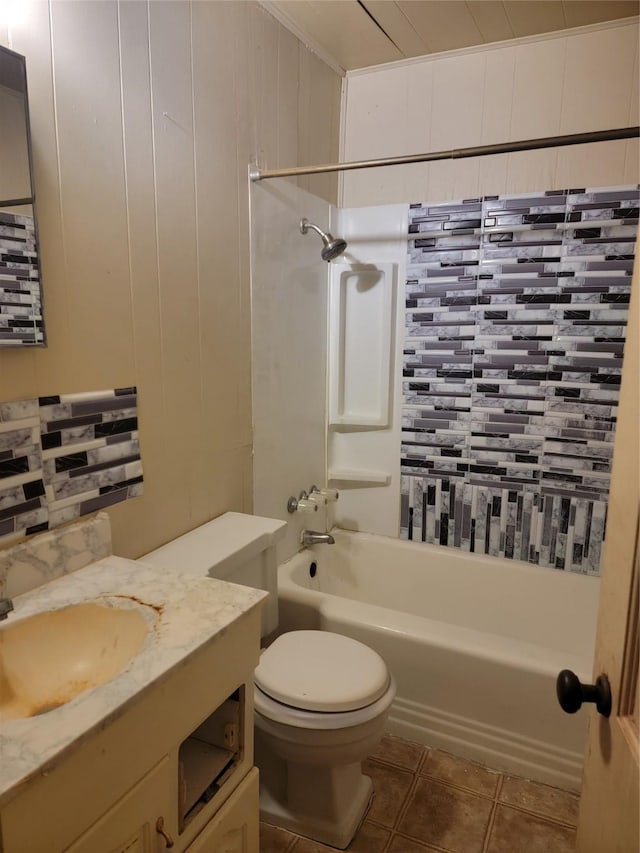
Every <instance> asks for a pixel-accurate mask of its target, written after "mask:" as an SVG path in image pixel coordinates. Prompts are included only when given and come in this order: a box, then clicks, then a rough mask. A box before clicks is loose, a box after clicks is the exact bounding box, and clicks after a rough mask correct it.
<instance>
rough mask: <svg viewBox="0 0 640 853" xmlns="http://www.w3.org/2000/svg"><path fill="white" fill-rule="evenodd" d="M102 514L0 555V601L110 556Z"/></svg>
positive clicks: (105, 519)
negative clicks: (1, 598)
mask: <svg viewBox="0 0 640 853" xmlns="http://www.w3.org/2000/svg"><path fill="white" fill-rule="evenodd" d="M111 553H112V548H111V524H110V522H109V516H108V515H107V514H106V512H100V513H98V515H96V516H94V517H93V518H86V519H83V520H82V521H79V522H77V523H76V524H69V525H67V526H66V527H62V528H60V529H58V530H48V531H47V532H46V533H41V534H40V535H39V536H34V537H33V538H32V539H27V540H26V541H24V542H21V543H20V544H19V545H14V546H13V547H12V548H6V549H5V550H3V551H0V597H3V598H4V597H8V598H15V597H16V596H17V595H22V594H23V593H25V592H29V591H30V590H32V589H36V588H37V587H39V586H42V585H43V584H45V583H49V581H52V580H55V578H59V577H62V575H67V574H70V573H71V572H77V571H78V569H82V568H84V567H85V566H88V565H89V564H90V563H95V562H96V560H101V559H102V558H103V557H109V556H111Z"/></svg>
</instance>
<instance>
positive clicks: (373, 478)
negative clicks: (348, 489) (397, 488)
mask: <svg viewBox="0 0 640 853" xmlns="http://www.w3.org/2000/svg"><path fill="white" fill-rule="evenodd" d="M328 479H329V482H330V483H362V484H363V485H367V486H388V485H389V483H390V482H391V474H387V473H386V472H384V471H355V470H347V469H343V470H335V471H331V470H330V471H329V475H328Z"/></svg>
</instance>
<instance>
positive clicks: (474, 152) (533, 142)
mask: <svg viewBox="0 0 640 853" xmlns="http://www.w3.org/2000/svg"><path fill="white" fill-rule="evenodd" d="M637 136H640V127H618V128H616V129H615V130H593V131H590V132H588V133H569V134H565V135H564V136H542V137H540V138H539V139H521V140H519V141H517V142H502V143H497V144H495V145H473V146H471V147H470V148H452V149H451V150H449V151H433V152H431V153H430V154H429V153H425V154H405V155H403V156H401V157H383V158H381V159H378V160H353V161H351V162H350V163H323V164H321V165H318V166H293V167H292V168H290V169H258V168H252V169H251V170H250V172H249V177H250V178H251V180H252V181H264V180H265V179H266V178H289V177H293V176H295V175H318V174H321V173H322V172H349V171H351V170H352V169H373V168H375V167H377V166H398V165H402V164H404V163H428V162H432V161H433V160H462V159H463V158H465V157H486V156H487V155H488V154H510V153H512V152H515V151H532V150H533V149H536V148H559V147H561V146H564V145H580V144H584V143H587V142H609V141H611V140H614V139H632V138H633V137H637Z"/></svg>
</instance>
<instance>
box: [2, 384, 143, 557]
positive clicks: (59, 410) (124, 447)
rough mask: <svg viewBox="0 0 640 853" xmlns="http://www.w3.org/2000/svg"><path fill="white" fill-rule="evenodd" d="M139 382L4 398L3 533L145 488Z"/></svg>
mask: <svg viewBox="0 0 640 853" xmlns="http://www.w3.org/2000/svg"><path fill="white" fill-rule="evenodd" d="M142 490H143V476H142V461H141V459H140V447H139V442H138V416H137V391H136V388H116V389H115V390H111V391H95V392H90V393H83V394H67V395H57V396H51V397H40V398H39V399H33V400H22V401H18V402H13V403H0V538H4V541H9V540H8V538H7V537H11V538H17V537H19V536H25V535H29V534H31V533H36V532H38V531H40V530H46V529H47V528H50V527H56V526H58V525H60V524H63V523H65V522H68V521H71V520H73V519H75V518H78V517H79V516H82V515H87V514H88V513H91V512H96V511H97V510H99V509H104V508H105V507H108V506H111V505H112V504H115V503H119V502H120V501H123V500H126V499H127V498H132V497H137V496H138V495H141V494H142Z"/></svg>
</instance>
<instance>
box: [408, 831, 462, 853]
mask: <svg viewBox="0 0 640 853" xmlns="http://www.w3.org/2000/svg"><path fill="white" fill-rule="evenodd" d="M393 834H394V835H397V836H398V837H399V838H401V839H402V840H403V841H411V842H413V843H414V844H421V845H422V846H423V847H424V848H425V850H428V851H431V850H437V851H438V853H455V851H452V850H451V848H450V847H441V846H440V845H439V844H432V843H431V842H430V841H422V840H421V839H420V838H416V837H415V835H410V834H409V833H408V832H394V833H393Z"/></svg>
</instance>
